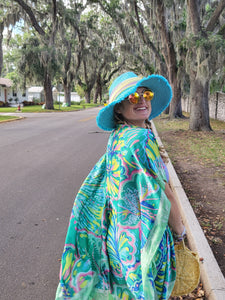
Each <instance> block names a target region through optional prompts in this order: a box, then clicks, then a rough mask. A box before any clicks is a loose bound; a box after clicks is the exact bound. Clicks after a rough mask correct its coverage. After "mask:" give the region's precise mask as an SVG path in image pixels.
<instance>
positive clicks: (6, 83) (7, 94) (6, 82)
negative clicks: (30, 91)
mask: <svg viewBox="0 0 225 300" xmlns="http://www.w3.org/2000/svg"><path fill="white" fill-rule="evenodd" d="M26 100H27V89H26V90H23V91H21V90H19V89H18V90H17V89H15V88H14V87H13V82H12V80H10V79H8V78H0V103H1V105H2V106H4V105H10V106H16V105H17V104H18V103H22V102H23V101H26Z"/></svg>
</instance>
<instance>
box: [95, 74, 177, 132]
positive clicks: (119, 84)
mask: <svg viewBox="0 0 225 300" xmlns="http://www.w3.org/2000/svg"><path fill="white" fill-rule="evenodd" d="M142 86H143V87H146V88H149V89H150V90H151V91H152V92H153V93H154V97H153V99H152V100H151V107H152V111H151V114H150V116H149V120H151V119H153V118H155V117H157V116H158V115H160V114H161V113H162V112H163V111H164V110H165V109H166V108H167V106H168V105H169V103H170V101H171V99H172V88H171V86H170V84H169V82H168V81H167V79H166V78H164V77H163V76H161V75H155V74H154V75H149V76H148V77H141V76H137V75H136V74H135V73H133V72H126V73H124V74H122V75H120V76H119V77H117V78H116V79H115V80H114V81H113V83H112V84H111V86H110V89H109V101H108V104H107V105H106V106H105V107H104V108H102V109H101V110H100V111H99V113H98V115H97V118H96V121H97V125H98V126H99V127H100V128H101V129H103V130H107V131H111V130H113V129H115V128H116V122H115V118H114V106H115V105H116V104H117V103H120V102H121V101H123V100H125V99H126V98H127V97H128V96H129V95H130V94H132V93H135V92H136V90H137V88H138V87H142Z"/></svg>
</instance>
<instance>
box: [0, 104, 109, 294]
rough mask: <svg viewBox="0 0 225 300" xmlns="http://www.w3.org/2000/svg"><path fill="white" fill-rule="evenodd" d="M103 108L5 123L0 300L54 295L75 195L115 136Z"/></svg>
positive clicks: (0, 133) (1, 127)
mask: <svg viewBox="0 0 225 300" xmlns="http://www.w3.org/2000/svg"><path fill="white" fill-rule="evenodd" d="M98 110H99V109H98V108H97V109H96V108H95V109H90V110H85V111H80V112H66V113H44V114H29V115H27V114H24V116H26V118H25V119H23V120H20V121H14V122H9V123H1V124H0V161H1V163H0V230H1V238H0V299H2V300H53V299H55V291H56V287H57V285H58V273H59V268H60V261H59V260H60V258H61V254H62V251H63V246H64V241H65V236H66V231H67V226H68V222H69V217H70V212H71V209H72V205H73V201H74V198H75V196H76V193H77V191H78V189H79V187H80V185H81V184H82V182H83V180H84V179H85V177H86V176H87V175H88V172H89V171H90V170H91V168H92V167H93V166H94V164H95V163H96V162H97V160H98V159H99V158H100V157H101V155H102V154H103V153H104V152H105V148H106V143H107V140H108V137H109V133H106V132H103V131H102V130H100V129H99V128H98V127H97V125H96V121H95V117H96V115H97V113H98ZM21 115H23V114H21Z"/></svg>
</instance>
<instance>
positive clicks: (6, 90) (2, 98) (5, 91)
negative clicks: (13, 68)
mask: <svg viewBox="0 0 225 300" xmlns="http://www.w3.org/2000/svg"><path fill="white" fill-rule="evenodd" d="M12 84H13V83H12V81H11V80H10V79H7V78H0V103H1V106H3V105H4V103H7V102H8V99H9V97H10V94H11V87H12Z"/></svg>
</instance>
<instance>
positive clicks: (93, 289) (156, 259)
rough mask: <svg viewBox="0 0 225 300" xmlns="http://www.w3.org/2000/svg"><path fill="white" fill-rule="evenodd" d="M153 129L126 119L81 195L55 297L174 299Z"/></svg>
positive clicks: (161, 165)
mask: <svg viewBox="0 0 225 300" xmlns="http://www.w3.org/2000/svg"><path fill="white" fill-rule="evenodd" d="M166 181H167V178H166V173H165V165H164V163H163V161H162V159H161V156H160V154H159V149H158V146H157V142H156V140H155V137H154V135H153V133H152V131H151V130H149V129H143V128H138V127H135V126H127V125H119V126H118V128H117V129H116V130H114V131H113V132H112V133H111V135H110V137H109V141H108V145H107V151H106V153H105V154H104V155H103V156H102V157H101V159H100V160H99V161H98V163H97V164H96V165H95V166H94V168H93V169H92V171H91V172H90V174H89V175H88V177H87V178H86V180H85V181H84V183H83V185H82V186H81V188H80V190H79V192H78V194H77V197H76V199H75V202H74V206H73V209H72V214H71V218H70V223H69V228H68V232H67V237H66V241H65V247H64V252H63V255H62V262H61V271H60V283H59V286H58V289H57V293H56V300H62V299H69V300H72V299H74V300H75V299H76V300H92V299H95V300H101V299H104V300H108V299H123V300H132V299H143V300H154V299H168V298H169V296H170V294H171V292H172V289H173V285H174V282H175V277H176V271H175V252H174V245H173V238H172V235H171V232H170V229H169V227H168V218H169V213H170V201H169V200H168V198H167V197H166V195H165V193H164V189H165V182H166Z"/></svg>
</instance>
